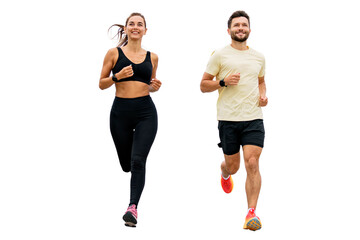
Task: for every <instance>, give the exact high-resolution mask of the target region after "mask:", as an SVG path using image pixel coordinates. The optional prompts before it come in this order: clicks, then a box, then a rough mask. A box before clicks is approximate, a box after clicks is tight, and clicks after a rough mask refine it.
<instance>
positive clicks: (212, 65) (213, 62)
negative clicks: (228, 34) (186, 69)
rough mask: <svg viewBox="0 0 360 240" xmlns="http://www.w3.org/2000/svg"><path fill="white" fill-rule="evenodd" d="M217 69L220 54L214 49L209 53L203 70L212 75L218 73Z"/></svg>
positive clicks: (218, 69) (218, 67) (218, 68)
mask: <svg viewBox="0 0 360 240" xmlns="http://www.w3.org/2000/svg"><path fill="white" fill-rule="evenodd" d="M219 71H220V55H219V54H218V53H217V52H216V51H214V52H213V53H212V54H211V57H210V60H209V62H208V64H207V66H206V70H205V72H207V73H208V74H211V75H213V76H216V75H217V74H218V73H219Z"/></svg>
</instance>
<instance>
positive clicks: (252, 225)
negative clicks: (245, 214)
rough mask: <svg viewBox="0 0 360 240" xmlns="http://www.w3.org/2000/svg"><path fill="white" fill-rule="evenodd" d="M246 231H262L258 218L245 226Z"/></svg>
mask: <svg viewBox="0 0 360 240" xmlns="http://www.w3.org/2000/svg"><path fill="white" fill-rule="evenodd" d="M244 229H249V230H251V231H256V230H260V229H261V222H260V221H259V219H258V218H252V219H250V220H249V221H248V222H247V223H245V225H244Z"/></svg>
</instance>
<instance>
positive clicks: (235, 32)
mask: <svg viewBox="0 0 360 240" xmlns="http://www.w3.org/2000/svg"><path fill="white" fill-rule="evenodd" d="M250 32H251V30H250V26H249V21H248V20H247V18H246V17H238V18H234V19H233V20H232V22H231V27H230V29H228V33H229V34H230V36H231V39H233V40H234V41H237V42H245V41H246V40H247V39H248V37H249V34H250Z"/></svg>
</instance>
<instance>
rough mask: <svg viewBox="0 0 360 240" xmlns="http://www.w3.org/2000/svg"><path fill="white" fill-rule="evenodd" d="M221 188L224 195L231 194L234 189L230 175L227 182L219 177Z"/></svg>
mask: <svg viewBox="0 0 360 240" xmlns="http://www.w3.org/2000/svg"><path fill="white" fill-rule="evenodd" d="M221 187H222V189H223V190H224V192H226V193H231V191H232V190H233V187H234V182H233V180H232V177H231V175H230V176H229V178H228V179H227V180H225V179H224V177H223V176H222V175H221Z"/></svg>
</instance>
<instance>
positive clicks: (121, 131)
mask: <svg viewBox="0 0 360 240" xmlns="http://www.w3.org/2000/svg"><path fill="white" fill-rule="evenodd" d="M110 130H111V135H112V137H113V140H114V143H115V147H116V151H117V154H118V157H119V161H120V165H121V167H122V169H123V170H124V172H130V171H131V182H130V187H131V189H130V190H131V192H130V205H131V204H135V205H136V206H137V205H138V203H139V200H140V196H141V193H142V191H143V189H144V185H145V165H146V158H147V156H148V154H149V151H150V148H151V145H152V144H153V142H154V139H155V135H156V132H157V112H156V108H155V105H154V103H153V101H152V100H151V97H150V96H144V97H138V98H119V97H115V100H114V103H113V106H112V109H111V114H110Z"/></svg>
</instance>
